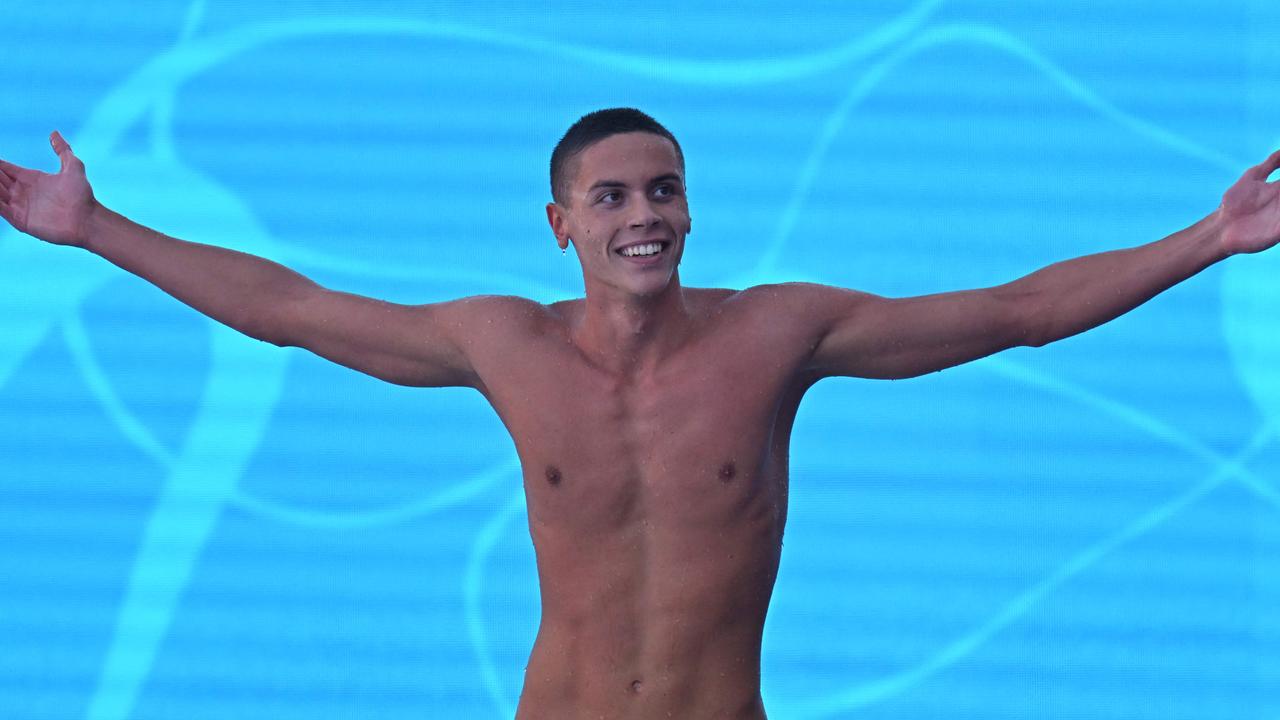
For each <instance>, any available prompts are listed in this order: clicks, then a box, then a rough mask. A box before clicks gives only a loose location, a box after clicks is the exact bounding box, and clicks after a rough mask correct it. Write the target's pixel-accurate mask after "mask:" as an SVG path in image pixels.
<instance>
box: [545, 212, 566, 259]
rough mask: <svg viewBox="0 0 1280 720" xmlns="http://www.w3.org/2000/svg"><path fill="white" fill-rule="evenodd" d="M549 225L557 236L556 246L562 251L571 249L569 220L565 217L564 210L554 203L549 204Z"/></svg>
mask: <svg viewBox="0 0 1280 720" xmlns="http://www.w3.org/2000/svg"><path fill="white" fill-rule="evenodd" d="M547 224H549V225H550V226H551V232H552V233H553V234H555V236H556V245H559V246H560V249H561V250H567V249H569V220H568V218H567V217H565V211H564V209H563V208H561V207H560V206H559V205H557V204H555V203H553V202H549V203H547Z"/></svg>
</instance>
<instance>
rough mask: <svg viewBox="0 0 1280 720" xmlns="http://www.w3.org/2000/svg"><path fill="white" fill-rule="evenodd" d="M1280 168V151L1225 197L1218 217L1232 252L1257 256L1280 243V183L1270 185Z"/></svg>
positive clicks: (1240, 181) (1225, 241)
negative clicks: (1269, 180) (1272, 175)
mask: <svg viewBox="0 0 1280 720" xmlns="http://www.w3.org/2000/svg"><path fill="white" fill-rule="evenodd" d="M1277 168H1280V150H1277V151H1276V152H1274V153H1272V154H1271V157H1269V158H1267V159H1266V160H1264V161H1263V162H1262V164H1261V165H1255V166H1254V167H1251V168H1249V169H1248V170H1246V171H1245V173H1244V176H1243V177H1241V178H1240V179H1239V180H1237V181H1236V184H1235V185H1232V186H1231V187H1230V189H1228V190H1227V192H1226V194H1225V195H1223V196H1222V205H1221V206H1219V208H1218V217H1219V219H1220V220H1221V221H1222V244H1223V247H1224V248H1225V249H1226V251H1227V252H1229V253H1232V254H1234V253H1255V252H1261V251H1263V250H1266V249H1267V248H1269V247H1272V246H1273V245H1275V244H1276V243H1277V242H1280V182H1267V178H1268V177H1270V176H1271V173H1273V172H1275V171H1276V169H1277Z"/></svg>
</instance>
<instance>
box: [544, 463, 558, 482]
mask: <svg viewBox="0 0 1280 720" xmlns="http://www.w3.org/2000/svg"><path fill="white" fill-rule="evenodd" d="M547 482H549V483H551V484H552V485H559V484H560V468H558V467H556V466H555V465H548V466H547Z"/></svg>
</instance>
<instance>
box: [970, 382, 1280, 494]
mask: <svg viewBox="0 0 1280 720" xmlns="http://www.w3.org/2000/svg"><path fill="white" fill-rule="evenodd" d="M975 367H978V368H981V369H984V370H987V371H990V372H994V373H995V374H997V375H1002V376H1004V377H1006V378H1008V379H1010V380H1014V381H1017V382H1020V383H1022V384H1024V385H1027V386H1030V387H1035V388H1039V389H1041V390H1046V391H1049V392H1052V393H1054V394H1056V395H1060V396H1062V397H1065V398H1068V399H1070V400H1073V401H1075V402H1078V403H1080V404H1082V405H1085V406H1088V407H1091V408H1093V409H1095V410H1098V411H1101V412H1102V413H1103V414H1105V415H1110V416H1111V417H1113V418H1116V419H1118V420H1121V421H1123V422H1126V423H1128V424H1129V425H1132V426H1133V427H1135V428H1137V429H1138V430H1141V431H1143V432H1145V433H1146V434H1147V435H1150V436H1151V437H1153V438H1156V439H1158V440H1162V441H1164V442H1167V443H1169V444H1170V445H1172V446H1174V447H1176V448H1178V449H1180V450H1182V451H1184V452H1186V453H1187V454H1189V455H1191V456H1193V457H1195V458H1197V459H1199V460H1201V461H1203V462H1204V463H1205V464H1206V465H1209V466H1211V467H1212V466H1220V465H1222V464H1224V463H1226V462H1227V459H1226V458H1225V457H1223V456H1221V455H1219V454H1218V453H1216V452H1214V451H1213V450H1212V449H1210V448H1209V447H1208V446H1207V445H1205V444H1204V443H1201V442H1200V441H1198V440H1196V439H1195V438H1193V437H1192V436H1190V435H1188V434H1186V433H1184V432H1182V431H1180V430H1178V429H1177V428H1174V427H1173V426H1171V425H1168V424H1166V423H1163V422H1160V421H1159V420H1157V419H1155V418H1153V417H1151V416H1150V415H1147V414H1146V413H1143V412H1142V411H1140V410H1138V409H1136V408H1133V407H1130V406H1128V405H1125V404H1123V403H1121V402H1117V401H1115V400H1111V399H1110V398H1106V397H1103V396H1102V395H1099V394H1098V393H1095V392H1093V391H1091V390H1088V389H1086V388H1084V387H1082V386H1080V385H1076V384H1074V383H1069V382H1066V381H1065V380H1061V379H1059V378H1054V377H1051V376H1049V375H1046V374H1044V373H1041V372H1037V371H1035V370H1032V369H1031V368H1028V367H1026V366H1024V365H1022V364H1020V363H1017V362H1014V361H1012V360H1008V359H1006V358H1001V357H989V358H986V359H984V360H982V361H980V362H978V363H975ZM1233 477H1234V478H1235V479H1236V480H1237V481H1238V482H1240V483H1241V484H1242V485H1244V486H1245V488H1247V489H1248V490H1250V491H1251V492H1253V493H1254V494H1255V495H1256V496H1258V498H1259V499H1261V500H1263V501H1265V502H1267V503H1270V504H1272V505H1274V506H1275V507H1276V509H1278V510H1280V497H1277V495H1276V492H1275V491H1274V490H1273V489H1271V488H1270V487H1269V486H1268V485H1267V484H1266V483H1265V482H1264V481H1263V480H1261V479H1260V478H1258V477H1257V476H1256V475H1255V474H1253V473H1251V472H1248V471H1240V472H1238V473H1235V474H1234V475H1233Z"/></svg>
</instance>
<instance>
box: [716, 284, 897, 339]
mask: <svg viewBox="0 0 1280 720" xmlns="http://www.w3.org/2000/svg"><path fill="white" fill-rule="evenodd" d="M876 298H877V296H875V295H871V294H869V293H864V292H859V291H857V290H846V289H844V288H838V287H833V286H831V285H820V284H818V283H809V282H785V283H768V284H764V285H755V286H752V287H749V288H746V289H744V290H741V291H738V292H736V293H734V294H733V296H732V297H729V298H726V299H725V300H726V302H729V303H733V304H735V305H738V306H741V307H742V308H743V310H744V311H746V312H747V313H748V314H750V315H751V316H752V317H753V318H755V319H758V320H760V321H767V322H777V323H785V324H786V325H787V326H789V327H797V326H799V327H803V328H809V327H813V328H818V329H822V328H828V327H830V323H832V322H834V321H835V320H837V319H839V318H841V317H846V316H847V315H848V314H849V313H850V312H853V311H854V310H856V309H857V308H859V307H861V306H865V305H866V304H868V303H869V302H871V301H874V300H875V299H876Z"/></svg>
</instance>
